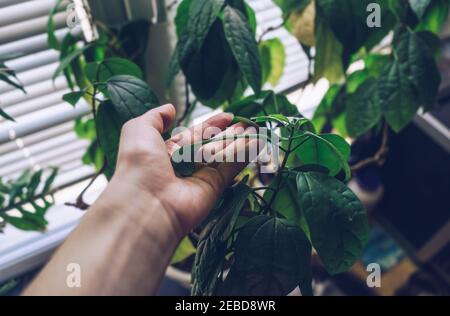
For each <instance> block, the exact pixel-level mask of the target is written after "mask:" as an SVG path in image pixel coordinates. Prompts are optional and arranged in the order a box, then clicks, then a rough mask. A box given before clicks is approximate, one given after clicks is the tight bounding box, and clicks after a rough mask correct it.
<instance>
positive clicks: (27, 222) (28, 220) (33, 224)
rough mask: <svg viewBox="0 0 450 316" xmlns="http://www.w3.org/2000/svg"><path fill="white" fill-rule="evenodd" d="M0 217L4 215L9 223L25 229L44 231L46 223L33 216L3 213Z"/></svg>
mask: <svg viewBox="0 0 450 316" xmlns="http://www.w3.org/2000/svg"><path fill="white" fill-rule="evenodd" d="M0 217H2V218H3V219H4V220H5V221H6V222H8V224H10V225H12V226H14V227H16V228H18V229H20V230H24V231H44V230H45V225H44V224H43V223H42V222H41V221H40V220H36V218H35V217H32V216H29V217H28V216H27V217H25V216H23V217H16V216H9V215H7V214H1V215H0Z"/></svg>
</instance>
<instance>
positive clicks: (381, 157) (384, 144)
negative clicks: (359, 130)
mask: <svg viewBox="0 0 450 316" xmlns="http://www.w3.org/2000/svg"><path fill="white" fill-rule="evenodd" d="M388 151H389V125H388V124H387V122H385V123H384V127H383V139H382V141H381V146H380V148H379V149H378V150H377V152H376V153H375V155H373V156H372V157H369V158H367V159H364V160H361V161H360V162H358V163H356V164H355V165H353V166H351V170H352V172H353V173H356V172H358V171H360V170H362V169H364V168H366V167H367V166H370V165H372V164H377V165H378V166H382V165H383V164H384V162H385V161H386V159H385V158H386V154H387V153H388Z"/></svg>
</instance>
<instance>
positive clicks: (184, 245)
mask: <svg viewBox="0 0 450 316" xmlns="http://www.w3.org/2000/svg"><path fill="white" fill-rule="evenodd" d="M194 253H195V247H194V245H192V242H191V240H190V239H189V237H185V238H184V239H183V240H182V241H181V243H180V244H179V245H178V247H177V250H176V251H175V254H174V255H173V257H172V261H171V262H170V264H176V263H180V262H182V261H184V260H186V259H187V258H189V257H190V256H192V255H193V254H194Z"/></svg>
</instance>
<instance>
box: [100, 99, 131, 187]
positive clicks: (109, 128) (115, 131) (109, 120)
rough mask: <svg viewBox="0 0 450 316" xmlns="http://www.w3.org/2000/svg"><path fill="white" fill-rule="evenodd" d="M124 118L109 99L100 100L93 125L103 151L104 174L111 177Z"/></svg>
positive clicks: (114, 167)
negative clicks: (105, 162)
mask: <svg viewBox="0 0 450 316" xmlns="http://www.w3.org/2000/svg"><path fill="white" fill-rule="evenodd" d="M123 124H125V122H124V120H123V119H122V118H121V116H120V114H119V113H118V112H117V110H116V109H115V107H114V105H113V104H112V103H111V102H110V101H105V102H102V103H101V104H100V106H99V108H98V110H97V117H96V120H95V125H96V127H97V137H98V140H99V142H100V146H101V148H102V150H103V152H104V153H105V157H106V161H107V165H106V168H105V172H104V173H105V176H106V177H107V178H108V179H111V178H112V176H113V174H114V170H115V169H116V162H117V154H118V151H119V140H120V131H121V129H122V126H123Z"/></svg>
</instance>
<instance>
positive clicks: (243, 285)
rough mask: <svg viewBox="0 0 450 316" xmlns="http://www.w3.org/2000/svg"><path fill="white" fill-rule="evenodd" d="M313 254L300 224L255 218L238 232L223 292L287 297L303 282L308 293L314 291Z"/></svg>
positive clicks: (268, 218)
mask: <svg viewBox="0 0 450 316" xmlns="http://www.w3.org/2000/svg"><path fill="white" fill-rule="evenodd" d="M310 256H311V245H310V243H309V241H308V238H307V237H306V236H305V234H304V233H303V231H302V230H301V229H300V228H299V227H298V226H296V225H293V224H290V223H289V222H288V221H286V220H284V219H279V218H274V217H269V216H265V215H261V216H257V217H254V218H252V219H250V220H249V221H248V222H247V223H246V224H245V226H244V227H243V228H242V230H241V231H240V233H239V235H238V238H237V240H236V244H235V262H234V264H233V266H232V268H231V270H230V273H229V276H228V277H227V279H226V280H225V284H224V286H223V288H224V290H225V293H221V294H225V295H237V296H241V295H250V296H285V295H287V294H289V293H290V292H292V291H293V290H294V289H295V288H296V287H297V286H298V285H299V284H300V286H301V288H302V289H303V291H304V294H311V292H312V291H311V266H310ZM306 289H309V290H306Z"/></svg>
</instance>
